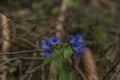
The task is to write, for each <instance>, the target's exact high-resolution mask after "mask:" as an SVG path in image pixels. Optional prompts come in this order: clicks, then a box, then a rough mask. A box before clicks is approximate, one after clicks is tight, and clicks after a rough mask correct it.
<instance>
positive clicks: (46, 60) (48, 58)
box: [42, 57, 52, 66]
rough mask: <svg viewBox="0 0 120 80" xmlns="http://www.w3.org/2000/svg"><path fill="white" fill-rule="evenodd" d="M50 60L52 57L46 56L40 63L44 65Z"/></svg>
mask: <svg viewBox="0 0 120 80" xmlns="http://www.w3.org/2000/svg"><path fill="white" fill-rule="evenodd" d="M50 61H52V58H51V57H47V58H46V59H45V60H44V61H43V63H42V65H43V66H44V65H46V64H48V63H49V62H50Z"/></svg>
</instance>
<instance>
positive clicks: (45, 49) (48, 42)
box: [41, 35, 60, 57]
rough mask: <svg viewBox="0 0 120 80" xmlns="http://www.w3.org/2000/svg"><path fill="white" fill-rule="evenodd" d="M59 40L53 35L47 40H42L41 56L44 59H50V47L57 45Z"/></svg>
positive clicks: (51, 52)
mask: <svg viewBox="0 0 120 80" xmlns="http://www.w3.org/2000/svg"><path fill="white" fill-rule="evenodd" d="M59 41H60V39H59V38H58V37H57V36H56V35H54V36H52V37H51V38H49V39H44V40H42V41H41V47H42V49H43V53H42V56H44V57H48V56H49V57H51V56H52V54H53V51H52V50H51V48H50V46H51V45H57V44H58V43H59Z"/></svg>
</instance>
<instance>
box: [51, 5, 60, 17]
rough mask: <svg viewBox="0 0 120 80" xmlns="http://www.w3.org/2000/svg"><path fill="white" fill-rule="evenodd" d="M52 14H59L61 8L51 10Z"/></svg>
mask: <svg viewBox="0 0 120 80" xmlns="http://www.w3.org/2000/svg"><path fill="white" fill-rule="evenodd" d="M51 13H52V14H53V15H56V14H58V13H59V8H58V7H55V8H53V9H52V10H51Z"/></svg>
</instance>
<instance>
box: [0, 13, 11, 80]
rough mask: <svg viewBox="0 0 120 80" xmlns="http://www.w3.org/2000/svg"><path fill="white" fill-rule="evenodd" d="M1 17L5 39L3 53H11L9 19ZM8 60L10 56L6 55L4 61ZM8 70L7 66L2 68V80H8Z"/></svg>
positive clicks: (0, 15) (1, 15)
mask: <svg viewBox="0 0 120 80" xmlns="http://www.w3.org/2000/svg"><path fill="white" fill-rule="evenodd" d="M0 17H1V25H2V38H3V40H2V51H3V53H7V52H8V51H9V48H10V43H9V40H10V35H9V34H10V31H9V26H8V19H7V17H6V16H5V15H3V14H0ZM7 59H8V56H7V55H4V56H3V60H7ZM7 68H8V67H7V66H5V65H4V66H3V67H2V69H3V70H2V71H3V75H2V78H1V80H7V74H8V71H7Z"/></svg>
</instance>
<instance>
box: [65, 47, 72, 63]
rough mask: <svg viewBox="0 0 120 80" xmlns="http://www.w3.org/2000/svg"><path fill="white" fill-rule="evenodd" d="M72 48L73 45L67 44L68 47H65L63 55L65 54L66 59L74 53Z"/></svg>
mask: <svg viewBox="0 0 120 80" xmlns="http://www.w3.org/2000/svg"><path fill="white" fill-rule="evenodd" d="M72 52H73V51H72V48H71V46H70V45H69V46H67V47H66V48H64V52H63V55H64V59H65V61H66V60H68V58H69V57H70V56H71V55H72Z"/></svg>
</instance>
